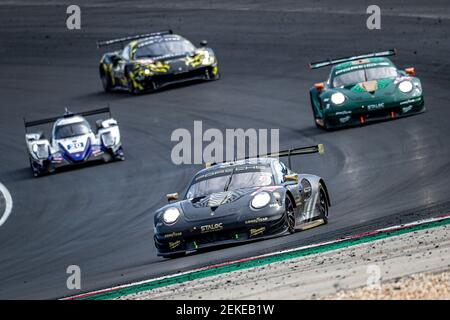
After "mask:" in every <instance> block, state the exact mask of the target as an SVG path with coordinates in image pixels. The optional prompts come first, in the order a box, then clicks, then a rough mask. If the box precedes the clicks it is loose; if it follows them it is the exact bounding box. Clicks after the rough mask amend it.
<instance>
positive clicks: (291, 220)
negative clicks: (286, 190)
mask: <svg viewBox="0 0 450 320" xmlns="http://www.w3.org/2000/svg"><path fill="white" fill-rule="evenodd" d="M284 203H285V207H286V224H287V228H288V231H289V233H294V232H295V211H294V205H293V204H292V201H291V198H289V196H286V200H285V202H284Z"/></svg>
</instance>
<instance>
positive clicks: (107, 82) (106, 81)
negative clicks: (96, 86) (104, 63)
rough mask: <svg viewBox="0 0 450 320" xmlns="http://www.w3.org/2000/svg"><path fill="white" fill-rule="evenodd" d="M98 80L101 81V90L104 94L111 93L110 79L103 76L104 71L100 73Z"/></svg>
mask: <svg viewBox="0 0 450 320" xmlns="http://www.w3.org/2000/svg"><path fill="white" fill-rule="evenodd" d="M100 80H101V81H102V86H103V90H105V92H111V91H112V87H113V86H112V81H111V77H110V76H109V75H107V74H105V72H104V71H100Z"/></svg>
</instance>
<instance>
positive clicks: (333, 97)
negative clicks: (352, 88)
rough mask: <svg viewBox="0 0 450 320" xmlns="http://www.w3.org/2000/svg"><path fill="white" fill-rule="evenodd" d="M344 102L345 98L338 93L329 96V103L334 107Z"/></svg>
mask: <svg viewBox="0 0 450 320" xmlns="http://www.w3.org/2000/svg"><path fill="white" fill-rule="evenodd" d="M344 101H345V96H344V95H343V94H342V93H340V92H335V93H333V94H332V95H331V102H333V103H334V104H336V105H339V104H343V103H344Z"/></svg>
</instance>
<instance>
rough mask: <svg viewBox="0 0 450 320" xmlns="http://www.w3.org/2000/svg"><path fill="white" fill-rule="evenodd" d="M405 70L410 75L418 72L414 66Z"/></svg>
mask: <svg viewBox="0 0 450 320" xmlns="http://www.w3.org/2000/svg"><path fill="white" fill-rule="evenodd" d="M405 72H406V74H409V75H410V76H414V75H415V74H416V72H415V70H414V68H406V69H405Z"/></svg>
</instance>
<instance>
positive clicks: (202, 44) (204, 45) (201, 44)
mask: <svg viewBox="0 0 450 320" xmlns="http://www.w3.org/2000/svg"><path fill="white" fill-rule="evenodd" d="M207 45H208V41H206V40H202V41H200V46H201V47H206V46H207Z"/></svg>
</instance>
